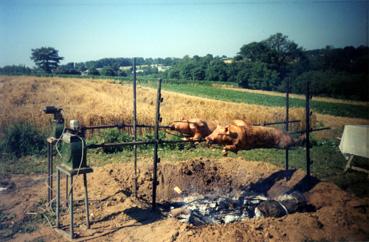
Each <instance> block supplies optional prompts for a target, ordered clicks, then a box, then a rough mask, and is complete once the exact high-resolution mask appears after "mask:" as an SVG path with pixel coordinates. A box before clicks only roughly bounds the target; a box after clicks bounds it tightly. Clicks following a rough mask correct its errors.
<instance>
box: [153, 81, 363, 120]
mask: <svg viewBox="0 0 369 242" xmlns="http://www.w3.org/2000/svg"><path fill="white" fill-rule="evenodd" d="M149 85H150V86H153V85H154V82H150V83H149ZM163 89H164V90H168V91H174V92H179V93H184V94H187V95H193V96H199V97H205V98H212V99H217V100H223V101H231V102H239V103H248V104H257V105H265V106H284V105H285V98H284V97H281V96H271V95H265V94H258V93H249V92H242V91H237V90H229V89H224V88H221V87H214V86H211V85H207V84H205V85H202V84H184V83H181V84H178V83H170V82H169V83H165V82H164V83H163ZM304 106H305V100H301V99H297V98H290V107H304ZM311 108H312V109H313V110H315V111H316V112H318V113H321V114H330V115H334V116H343V117H356V118H364V119H368V118H369V107H368V106H362V105H354V104H344V103H330V102H324V101H311Z"/></svg>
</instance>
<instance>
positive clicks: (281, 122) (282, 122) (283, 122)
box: [253, 120, 301, 126]
mask: <svg viewBox="0 0 369 242" xmlns="http://www.w3.org/2000/svg"><path fill="white" fill-rule="evenodd" d="M299 122H301V120H290V121H288V122H287V123H299ZM285 123H286V121H276V122H265V123H260V124H253V125H255V126H268V125H273V124H285Z"/></svg>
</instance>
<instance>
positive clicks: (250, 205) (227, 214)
mask: <svg viewBox="0 0 369 242" xmlns="http://www.w3.org/2000/svg"><path fill="white" fill-rule="evenodd" d="M305 206H306V199H305V197H304V196H303V195H302V194H301V193H298V192H293V193H290V194H284V195H282V196H279V197H277V198H275V199H269V198H267V197H265V196H263V195H257V194H252V193H247V192H244V193H242V194H241V195H239V196H231V195H230V196H212V195H206V196H204V195H189V196H186V197H184V198H183V199H182V200H181V201H178V202H175V203H173V206H172V207H171V211H170V216H171V217H174V218H177V219H178V220H179V221H181V222H185V223H190V224H192V225H195V226H199V225H204V224H227V223H232V222H235V221H240V220H243V219H250V218H254V217H281V216H284V215H287V214H289V213H294V212H297V211H301V210H302V209H303V208H304V207H305Z"/></svg>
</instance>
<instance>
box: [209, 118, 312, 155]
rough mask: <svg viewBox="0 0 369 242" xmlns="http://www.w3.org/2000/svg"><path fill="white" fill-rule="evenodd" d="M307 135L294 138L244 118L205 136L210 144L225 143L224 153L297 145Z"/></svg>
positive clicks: (219, 127)
mask: <svg viewBox="0 0 369 242" xmlns="http://www.w3.org/2000/svg"><path fill="white" fill-rule="evenodd" d="M304 139H305V136H304V135H303V136H300V137H299V138H298V139H294V138H293V137H292V136H291V135H289V134H288V133H286V132H283V131H282V130H280V129H276V128H273V127H264V126H253V125H251V124H250V123H247V122H245V121H242V120H234V121H233V122H232V123H231V124H229V125H227V126H219V125H218V126H217V128H216V129H215V130H214V131H213V132H212V133H211V134H210V135H209V136H207V137H206V138H205V140H206V141H207V143H208V144H220V145H223V146H224V147H223V155H225V156H226V155H227V154H228V151H232V152H235V153H237V152H238V151H239V150H250V149H255V148H280V149H284V148H287V147H291V146H295V145H298V144H300V143H302V142H303V141H304Z"/></svg>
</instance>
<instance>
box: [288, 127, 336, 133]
mask: <svg viewBox="0 0 369 242" xmlns="http://www.w3.org/2000/svg"><path fill="white" fill-rule="evenodd" d="M328 129H331V128H330V127H322V128H316V129H310V131H309V133H311V132H317V131H322V130H328ZM288 133H289V134H303V133H306V129H304V130H298V131H292V132H288Z"/></svg>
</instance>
